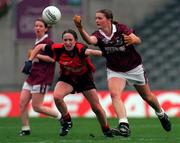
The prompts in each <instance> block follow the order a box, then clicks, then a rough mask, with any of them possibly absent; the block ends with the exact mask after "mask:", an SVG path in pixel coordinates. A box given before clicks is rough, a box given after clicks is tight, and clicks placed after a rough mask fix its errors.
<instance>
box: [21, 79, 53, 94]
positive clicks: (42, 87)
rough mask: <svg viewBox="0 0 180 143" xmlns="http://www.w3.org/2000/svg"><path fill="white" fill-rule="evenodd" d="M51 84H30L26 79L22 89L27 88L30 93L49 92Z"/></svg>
mask: <svg viewBox="0 0 180 143" xmlns="http://www.w3.org/2000/svg"><path fill="white" fill-rule="evenodd" d="M49 88H50V86H49V85H41V84H38V85H30V84H29V83H27V82H26V81H25V82H24V84H23V87H22V89H26V90H29V91H30V93H43V94H45V93H47V92H48V90H49Z"/></svg>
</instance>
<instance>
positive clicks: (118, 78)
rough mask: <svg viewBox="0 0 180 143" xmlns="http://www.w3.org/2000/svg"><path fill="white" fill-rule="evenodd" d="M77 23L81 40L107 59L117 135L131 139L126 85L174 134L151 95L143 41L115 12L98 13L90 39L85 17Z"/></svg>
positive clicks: (114, 130) (104, 10)
mask: <svg viewBox="0 0 180 143" xmlns="http://www.w3.org/2000/svg"><path fill="white" fill-rule="evenodd" d="M74 22H75V25H76V27H77V28H78V30H79V32H80V34H81V36H82V37H83V39H84V40H85V41H86V42H87V43H88V44H93V45H95V46H98V47H99V48H100V50H101V51H102V53H103V55H104V57H105V58H106V65H107V78H108V88H109V91H110V94H111V99H112V104H113V107H114V109H115V112H116V115H117V117H118V118H119V124H118V127H117V128H114V129H112V131H113V133H114V134H117V135H122V136H125V137H128V136H129V135H130V129H129V123H128V119H127V115H126V110H125V107H124V105H123V102H122V100H121V97H119V96H121V94H122V92H123V90H124V88H125V86H126V83H127V82H128V83H131V84H133V85H134V87H135V88H136V90H137V92H138V93H139V94H140V95H141V97H142V98H143V99H144V100H145V101H146V102H147V103H148V104H149V105H150V106H151V107H152V108H153V109H154V110H155V113H156V114H157V116H158V118H159V119H160V121H161V124H162V126H163V128H164V129H165V130H166V131H170V130H171V123H170V121H169V119H168V116H167V115H166V114H165V113H164V110H163V109H162V108H161V107H160V104H159V102H158V100H157V98H156V96H155V95H154V94H153V93H152V92H151V90H150V88H149V85H148V82H147V78H146V77H145V72H144V69H143V65H142V59H141V57H140V55H139V54H138V52H137V51H136V50H135V45H137V44H140V43H141V39H140V38H139V37H138V36H137V35H135V34H134V33H133V30H132V29H130V28H129V27H128V26H126V25H124V24H121V23H118V22H115V21H113V14H112V12H111V10H108V9H102V10H98V11H97V12H96V25H97V30H96V31H95V32H94V33H92V35H89V34H88V33H87V32H86V31H85V29H84V28H83V26H82V24H81V17H80V16H78V15H76V16H74Z"/></svg>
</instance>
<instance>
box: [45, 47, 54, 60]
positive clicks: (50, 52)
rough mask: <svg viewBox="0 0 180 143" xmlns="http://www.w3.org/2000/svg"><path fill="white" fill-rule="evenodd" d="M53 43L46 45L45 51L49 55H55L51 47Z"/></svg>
mask: <svg viewBox="0 0 180 143" xmlns="http://www.w3.org/2000/svg"><path fill="white" fill-rule="evenodd" d="M51 45H52V44H51ZM51 45H46V46H45V47H44V52H45V54H47V55H48V56H50V57H53V51H52V49H51Z"/></svg>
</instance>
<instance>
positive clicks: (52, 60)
mask: <svg viewBox="0 0 180 143" xmlns="http://www.w3.org/2000/svg"><path fill="white" fill-rule="evenodd" d="M36 57H37V58H38V59H40V60H42V61H44V62H48V63H54V62H55V60H54V59H53V58H51V57H50V56H48V55H42V54H37V56H36Z"/></svg>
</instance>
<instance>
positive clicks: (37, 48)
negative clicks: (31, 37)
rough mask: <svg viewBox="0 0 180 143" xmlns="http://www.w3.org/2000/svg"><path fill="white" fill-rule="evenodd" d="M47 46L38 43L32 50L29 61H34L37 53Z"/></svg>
mask: <svg viewBox="0 0 180 143" xmlns="http://www.w3.org/2000/svg"><path fill="white" fill-rule="evenodd" d="M45 46H46V44H39V45H37V46H36V47H35V48H34V49H33V50H32V52H31V55H30V57H29V59H28V60H29V61H32V60H33V59H34V58H35V57H36V56H37V54H38V53H39V52H40V51H41V50H44V47H45Z"/></svg>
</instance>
